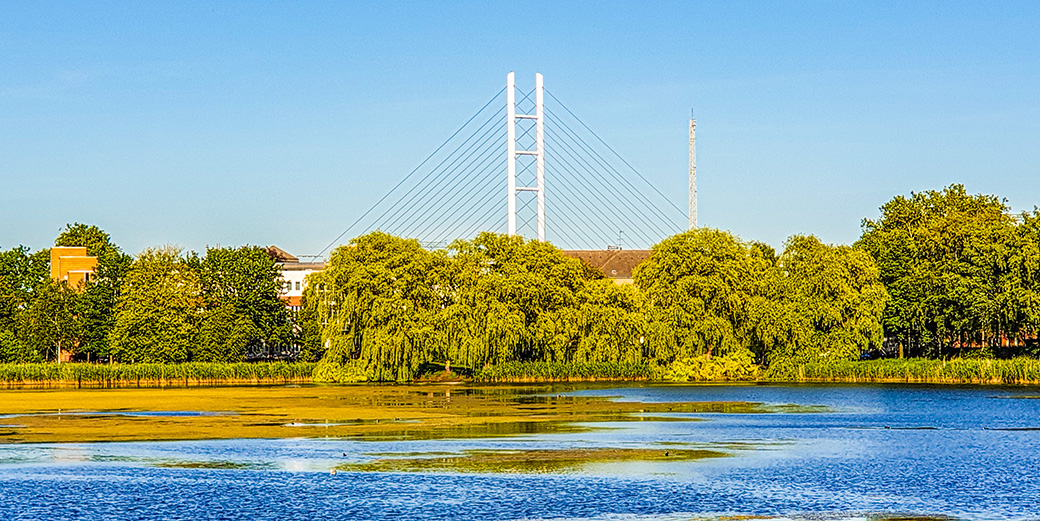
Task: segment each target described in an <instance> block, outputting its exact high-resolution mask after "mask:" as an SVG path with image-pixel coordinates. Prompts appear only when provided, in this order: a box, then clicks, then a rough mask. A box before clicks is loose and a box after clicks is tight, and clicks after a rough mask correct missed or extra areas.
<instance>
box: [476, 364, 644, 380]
mask: <svg viewBox="0 0 1040 521" xmlns="http://www.w3.org/2000/svg"><path fill="white" fill-rule="evenodd" d="M660 376H661V374H660V371H659V370H657V369H656V368H655V367H653V366H651V365H650V364H645V363H626V362H573V363H567V362H506V363H503V364H496V365H492V366H488V367H485V368H483V369H479V370H477V371H476V372H475V373H474V374H473V380H475V381H477V382H569V381H573V382H577V381H580V382H592V381H620V380H655V379H658V378H660Z"/></svg>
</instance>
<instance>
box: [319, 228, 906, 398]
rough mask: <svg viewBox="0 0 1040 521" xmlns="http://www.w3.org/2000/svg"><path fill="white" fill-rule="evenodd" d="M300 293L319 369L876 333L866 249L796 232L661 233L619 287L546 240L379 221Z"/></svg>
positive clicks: (864, 338)
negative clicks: (442, 236)
mask: <svg viewBox="0 0 1040 521" xmlns="http://www.w3.org/2000/svg"><path fill="white" fill-rule="evenodd" d="M312 277H313V278H312V279H311V280H310V283H309V288H310V289H309V290H308V293H307V294H306V296H305V298H306V300H307V302H308V304H307V305H308V306H309V309H312V310H314V314H315V315H316V316H317V317H318V320H319V321H320V324H321V326H320V332H321V333H320V337H321V342H322V343H323V345H324V346H325V348H326V352H325V355H324V357H323V358H322V360H321V363H320V364H319V366H318V368H317V370H316V372H315V378H316V379H317V380H319V381H321V380H325V381H366V380H375V381H394V380H398V381H399V380H410V379H413V378H415V377H416V375H417V374H419V373H420V372H421V371H422V370H423V368H426V369H429V368H430V367H431V366H435V365H436V366H439V365H446V364H447V363H448V362H449V361H450V363H451V365H452V366H454V367H457V368H458V367H462V368H466V369H471V370H472V369H482V368H487V367H488V366H494V365H497V364H503V363H508V362H547V363H553V364H561V363H562V364H573V363H580V364H588V363H615V364H616V363H622V364H654V365H656V366H664V365H668V364H674V363H677V362H681V363H688V361H689V360H691V359H697V358H704V359H707V360H711V359H712V357H721V358H725V359H726V360H727V361H729V362H734V363H735V364H736V365H737V366H741V367H744V366H751V365H753V361H754V360H757V361H758V362H759V363H764V364H766V363H774V362H785V363H786V362H790V361H808V360H815V359H819V358H820V357H827V356H834V357H837V358H842V359H848V358H854V357H855V355H858V353H859V350H860V349H862V348H864V347H866V346H868V345H869V344H871V343H872V342H876V341H878V339H879V338H880V331H881V330H880V325H879V317H880V312H881V309H882V308H883V307H884V301H885V298H886V296H885V293H884V289H883V287H881V285H880V283H879V282H878V274H877V268H876V267H875V266H874V264H873V262H872V260H871V259H870V257H869V256H868V255H866V254H865V253H863V252H861V251H858V250H853V249H851V248H848V247H844V246H840V247H833V246H827V245H824V244H821V243H820V242H819V241H818V240H816V239H815V238H812V237H794V238H792V239H791V240H790V241H789V242H788V244H787V248H786V249H785V250H784V252H783V253H782V254H781V255H779V256H777V255H776V254H775V253H774V252H773V250H772V249H771V248H769V247H768V246H765V245H763V244H760V243H753V242H743V241H741V240H739V239H737V238H736V237H734V236H732V235H730V234H729V233H726V232H722V231H718V230H709V229H701V230H695V231H691V232H688V233H684V234H680V235H676V236H674V237H670V238H668V239H665V240H664V241H662V242H661V243H660V244H658V245H656V246H655V247H654V249H653V252H652V254H651V257H650V259H649V260H648V261H646V262H645V263H644V264H642V265H641V266H640V267H638V268H637V270H636V273H635V282H636V284H635V285H630V286H618V285H616V284H614V283H613V281H610V280H606V279H604V278H603V276H602V275H601V274H599V273H598V272H596V271H595V270H591V269H589V268H588V266H587V265H585V264H583V263H582V262H581V261H578V260H576V259H573V258H570V257H567V256H566V255H564V254H563V252H561V251H560V250H558V249H557V248H555V247H554V246H552V245H551V244H549V243H545V242H539V241H525V240H524V239H523V238H520V237H508V236H504V235H497V234H493V233H483V234H481V235H479V236H477V237H476V238H475V239H473V240H472V241H457V242H455V243H453V244H452V245H451V246H450V247H449V248H447V249H445V250H437V251H427V250H425V249H423V248H422V247H421V246H420V244H419V243H418V242H417V241H415V240H409V239H401V238H397V237H393V236H390V235H387V234H385V233H381V232H375V233H371V234H369V235H365V236H362V237H358V238H357V239H355V240H353V241H352V242H351V243H350V244H349V245H347V246H343V247H340V248H338V249H336V250H335V251H334V252H333V254H332V256H331V258H330V260H329V263H328V266H327V267H326V269H325V270H324V271H323V272H321V273H319V274H316V275H313V276H312Z"/></svg>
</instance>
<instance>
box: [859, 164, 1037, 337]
mask: <svg viewBox="0 0 1040 521" xmlns="http://www.w3.org/2000/svg"><path fill="white" fill-rule="evenodd" d="M1015 227H1016V225H1015V220H1014V218H1013V217H1012V216H1011V215H1010V214H1009V213H1008V208H1007V205H1006V204H1005V203H1004V202H1003V201H1002V200H1000V199H998V198H997V197H995V196H992V195H982V194H978V195H971V194H968V193H967V192H966V191H965V189H964V186H962V185H957V184H954V185H950V186H948V187H946V188H944V189H943V190H941V191H934V190H929V191H926V192H920V193H911V195H910V197H904V196H897V197H895V198H893V199H892V200H891V201H889V202H887V203H885V205H884V206H882V207H881V217H880V218H879V219H877V220H870V219H865V220H864V221H863V235H862V237H861V238H860V240H859V242H858V243H857V245H858V246H859V247H861V248H863V249H865V250H866V251H868V252H869V253H870V254H871V255H872V256H873V257H874V258H875V259H876V261H877V264H878V267H879V268H880V276H881V281H882V282H883V283H884V284H885V287H886V288H887V289H888V293H889V294H890V295H891V300H890V301H889V304H888V306H887V307H886V308H885V312H884V319H883V324H884V328H885V331H886V334H888V335H892V336H894V337H897V338H898V339H899V341H900V343H901V346H902V347H903V348H904V349H905V350H906V351H907V352H908V353H909V354H911V355H918V356H919V355H923V354H932V355H935V356H943V355H948V354H950V352H951V347H953V346H960V345H965V344H971V343H985V344H988V345H998V344H999V343H1000V339H1001V338H1002V337H1004V336H1009V335H1010V336H1014V335H1017V334H1018V333H1019V330H1020V329H1021V327H1022V324H1021V323H1020V319H1021V316H1018V314H1017V313H1016V312H1015V309H1016V308H1017V306H1018V304H1017V303H1015V301H1014V299H1013V298H1011V299H1008V298H1006V297H1007V295H1008V294H1014V293H1015V292H1016V291H1017V289H1016V287H1017V285H1018V284H1019V281H1020V280H1021V278H1020V277H1018V276H1016V275H1015V274H1014V273H1013V270H1012V269H1011V268H1012V264H1013V263H1011V262H1009V261H1010V260H1011V259H1010V257H1009V256H1010V255H1011V254H1013V253H1014V252H1015V250H1016V249H1017V246H1015V244H1014V238H1015V237H1016V232H1015ZM1019 238H1023V237H1022V236H1021V235H1019Z"/></svg>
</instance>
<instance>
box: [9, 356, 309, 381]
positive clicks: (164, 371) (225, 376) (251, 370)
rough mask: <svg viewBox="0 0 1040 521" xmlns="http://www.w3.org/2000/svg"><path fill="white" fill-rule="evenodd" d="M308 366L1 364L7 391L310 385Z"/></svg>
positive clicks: (289, 363) (280, 363)
mask: <svg viewBox="0 0 1040 521" xmlns="http://www.w3.org/2000/svg"><path fill="white" fill-rule="evenodd" d="M314 366H315V364H313V363H306V362H258V363H245V362H240V363H205V362H190V363H185V364H112V365H107V364H82V363H68V364H51V363H44V364H0V385H3V386H6V387H134V386H137V387H166V386H182V385H215V384H235V383H239V384H260V383H303V382H309V381H310V379H311V373H312V372H313V371H314Z"/></svg>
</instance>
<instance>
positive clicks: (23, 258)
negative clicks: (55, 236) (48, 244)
mask: <svg viewBox="0 0 1040 521" xmlns="http://www.w3.org/2000/svg"><path fill="white" fill-rule="evenodd" d="M49 258H50V252H49V251H48V250H43V251H40V252H37V253H30V251H29V248H26V247H25V246H18V247H15V248H11V249H10V250H6V251H0V329H8V330H13V329H14V328H15V326H16V323H17V321H18V313H19V312H20V310H23V309H25V308H26V307H28V306H29V304H30V303H31V302H32V300H33V298H35V295H36V293H37V290H38V288H39V287H40V286H42V285H44V284H46V283H47V282H48V281H49V280H50V272H49V268H48V263H49Z"/></svg>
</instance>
